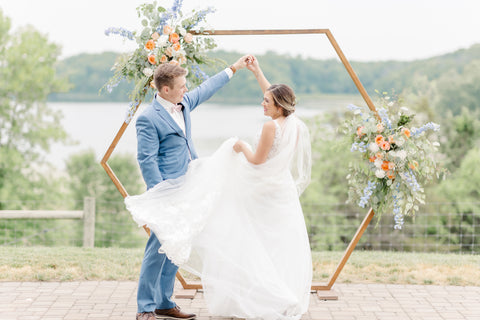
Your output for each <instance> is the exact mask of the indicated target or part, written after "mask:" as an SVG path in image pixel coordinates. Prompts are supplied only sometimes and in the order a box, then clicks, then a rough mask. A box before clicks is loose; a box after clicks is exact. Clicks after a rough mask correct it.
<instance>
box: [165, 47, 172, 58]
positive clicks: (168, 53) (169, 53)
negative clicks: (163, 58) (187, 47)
mask: <svg viewBox="0 0 480 320" xmlns="http://www.w3.org/2000/svg"><path fill="white" fill-rule="evenodd" d="M165 54H166V55H167V57H171V56H172V55H173V49H172V47H168V48H167V49H165Z"/></svg>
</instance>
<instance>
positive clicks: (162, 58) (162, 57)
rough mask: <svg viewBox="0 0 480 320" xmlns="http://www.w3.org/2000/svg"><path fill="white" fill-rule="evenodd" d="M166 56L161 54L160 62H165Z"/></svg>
mask: <svg viewBox="0 0 480 320" xmlns="http://www.w3.org/2000/svg"><path fill="white" fill-rule="evenodd" d="M167 60H168V58H167V56H166V55H164V54H162V56H161V58H160V63H165V62H167Z"/></svg>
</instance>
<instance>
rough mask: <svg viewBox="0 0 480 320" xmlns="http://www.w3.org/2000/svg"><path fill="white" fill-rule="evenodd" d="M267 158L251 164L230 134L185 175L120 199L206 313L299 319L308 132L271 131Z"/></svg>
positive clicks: (307, 258)
mask: <svg viewBox="0 0 480 320" xmlns="http://www.w3.org/2000/svg"><path fill="white" fill-rule="evenodd" d="M275 124H276V130H275V138H274V142H273V146H272V148H271V150H270V152H269V155H268V158H267V161H266V162H265V163H263V164H260V165H253V164H251V163H249V162H247V161H246V159H245V157H244V155H243V154H242V153H239V154H237V153H235V152H234V151H233V145H234V144H235V142H236V141H237V139H236V138H231V139H228V140H227V141H225V142H224V143H223V144H222V145H221V147H220V148H219V149H218V150H217V151H216V152H215V153H214V154H213V155H212V156H210V157H206V158H201V159H197V160H193V161H191V163H190V165H189V169H188V171H187V173H186V174H185V175H184V176H182V177H180V178H178V179H174V180H165V181H162V182H161V183H159V184H158V185H156V186H155V187H153V188H151V189H150V190H148V191H147V192H145V193H144V194H141V195H138V196H129V197H127V198H126V199H125V203H126V206H127V209H128V210H129V211H130V212H131V213H132V216H133V219H134V220H135V221H136V222H137V223H138V225H139V226H143V225H146V226H147V227H148V228H150V230H151V231H153V232H154V233H155V235H156V236H157V237H158V239H159V241H160V243H161V244H162V245H161V247H160V250H159V252H162V253H165V254H166V255H167V256H168V257H169V258H170V260H172V262H173V263H175V264H177V265H179V266H180V267H181V268H183V269H185V270H187V271H189V272H191V273H193V274H195V275H197V276H199V277H200V278H201V280H202V285H203V288H204V297H205V300H206V303H207V307H208V309H209V312H210V313H212V314H214V315H218V316H229V317H232V316H234V317H239V318H246V319H257V318H258V319H266V320H277V319H285V320H287V319H288V320H291V319H300V317H301V315H302V314H303V313H305V312H306V311H307V310H308V304H309V297H310V286H311V279H312V261H311V253H310V246H309V241H308V235H307V231H306V227H305V221H304V217H303V213H302V208H301V206H300V202H299V200H298V197H299V195H300V193H301V192H302V191H303V190H304V188H305V187H306V186H307V185H308V183H309V179H310V168H311V155H310V141H309V136H308V130H307V128H306V126H305V124H304V123H303V122H302V121H300V120H299V119H298V118H297V117H296V116H295V115H293V114H292V115H290V116H288V117H287V118H286V119H285V121H284V122H283V123H282V124H281V125H279V124H278V123H277V122H276V121H275Z"/></svg>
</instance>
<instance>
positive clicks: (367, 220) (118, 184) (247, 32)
mask: <svg viewBox="0 0 480 320" xmlns="http://www.w3.org/2000/svg"><path fill="white" fill-rule="evenodd" d="M282 34H283V35H291V34H324V35H326V36H327V38H328V40H329V41H330V44H331V45H332V46H333V48H334V49H335V52H336V53H337V55H338V57H339V58H340V60H341V61H342V63H343V65H344V66H345V68H346V70H347V72H348V74H349V75H350V77H351V78H352V80H353V82H354V84H355V86H356V87H357V89H358V91H359V92H360V94H361V95H362V97H363V99H364V100H365V103H366V104H367V106H368V107H369V109H370V110H372V111H373V112H375V114H376V115H377V118H380V117H379V116H378V113H377V111H376V109H375V106H374V104H373V102H372V100H371V99H370V97H369V95H368V93H367V91H366V90H365V88H364V87H363V85H362V83H361V82H360V79H359V78H358V76H357V75H356V74H355V72H354V71H353V68H352V66H351V65H350V63H349V62H348V60H347V58H346V57H345V55H344V54H343V52H342V50H341V49H340V47H339V45H338V43H337V41H336V40H335V38H334V37H333V35H332V33H331V32H330V30H329V29H284V30H215V31H212V30H206V31H203V32H202V33H199V32H197V33H195V35H198V36H201V35H208V36H221V35H282ZM139 105H140V103H138V104H137V106H136V107H135V109H134V110H133V114H134V113H135V112H136V111H137V109H138V106H139ZM133 114H131V116H132V117H133ZM129 123H130V119H129V118H127V119H126V120H125V121H124V123H123V124H122V126H121V127H120V129H119V130H118V132H117V134H116V136H115V138H114V139H113V142H112V143H111V144H110V146H109V148H108V149H107V152H106V153H105V155H104V156H103V158H102V160H101V161H100V164H101V165H102V167H103V168H104V169H105V171H106V172H107V174H108V175H109V177H110V178H111V179H112V181H113V183H114V184H115V186H116V187H117V189H118V191H120V193H121V195H122V196H123V197H124V198H125V197H126V196H127V195H128V193H127V191H126V190H125V188H124V187H123V185H122V183H121V182H120V180H119V179H118V178H117V176H116V175H115V173H114V172H113V170H112V169H111V168H110V166H109V165H108V163H107V161H108V159H109V158H110V156H111V154H112V152H113V150H114V149H115V147H116V146H117V143H118V141H119V140H120V138H121V137H122V135H123V133H124V131H125V129H126V128H127V126H128V124H129ZM374 214H375V213H374V211H373V210H372V209H371V208H370V209H369V210H368V212H367V214H366V216H365V218H364V219H363V221H362V223H361V224H360V226H359V227H358V229H357V231H356V233H355V235H354V236H353V238H352V240H351V241H350V244H349V245H348V247H347V249H346V250H345V253H344V254H343V257H342V259H341V260H340V262H339V263H338V265H337V267H336V269H335V271H334V273H333V274H332V275H331V276H330V278H329V280H328V282H327V283H326V284H321V283H312V290H330V289H331V288H332V286H333V285H334V283H335V281H336V280H337V278H338V276H339V275H340V272H341V271H342V269H343V267H344V266H345V264H346V263H347V261H348V259H349V257H350V255H351V254H352V252H353V250H354V249H355V246H356V245H357V243H358V241H359V240H360V238H361V237H362V235H363V233H364V231H365V229H366V228H367V226H368V224H369V223H370V221H371V220H372V218H373V216H374ZM144 229H145V231H146V232H147V233H148V234H149V235H150V230H149V229H148V228H146V227H144ZM177 279H178V280H179V281H180V282H181V284H182V286H183V288H184V289H202V285H201V284H200V283H187V282H186V281H185V279H184V278H183V277H182V275H181V274H180V273H177ZM329 298H330V299H331V298H332V296H328V295H327V296H325V299H329ZM333 299H336V297H333Z"/></svg>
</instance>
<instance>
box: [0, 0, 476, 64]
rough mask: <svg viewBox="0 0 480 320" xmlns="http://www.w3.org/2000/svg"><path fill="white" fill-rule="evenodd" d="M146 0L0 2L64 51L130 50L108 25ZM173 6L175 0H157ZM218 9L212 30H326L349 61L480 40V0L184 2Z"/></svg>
mask: <svg viewBox="0 0 480 320" xmlns="http://www.w3.org/2000/svg"><path fill="white" fill-rule="evenodd" d="M144 2H148V1H146V0H81V1H79V0H76V1H70V0H38V1H35V0H0V8H1V9H2V10H3V14H4V15H6V16H8V17H10V18H11V21H12V27H13V29H16V28H18V27H19V26H23V25H26V24H31V25H33V26H34V27H35V28H36V29H37V30H39V31H40V32H42V33H44V34H48V38H49V39H50V40H51V41H53V42H55V43H57V44H59V45H61V47H62V56H63V57H66V56H71V55H74V54H78V53H82V52H88V53H96V52H103V51H107V50H111V51H112V50H113V51H130V50H132V48H133V42H130V45H129V43H128V42H127V43H124V42H123V40H122V38H120V37H116V36H110V37H107V36H105V34H104V30H105V29H106V28H108V27H124V28H126V29H129V30H132V31H133V30H139V29H140V28H139V21H138V18H137V15H136V10H135V8H136V7H137V6H138V5H139V4H141V3H144ZM159 3H161V4H163V5H164V6H165V7H167V8H169V7H171V5H172V3H173V0H160V1H159ZM207 6H213V7H214V8H216V12H215V13H213V14H211V15H209V16H208V19H207V21H208V23H209V25H210V26H211V27H212V28H213V29H217V30H220V29H301V28H308V29H310V28H315V29H319V28H328V29H330V30H331V31H332V33H333V35H334V37H335V38H336V40H337V42H338V43H339V45H340V47H341V48H342V50H343V52H344V54H345V55H346V57H347V58H348V59H350V60H361V61H372V60H389V59H395V60H414V59H421V58H427V57H431V56H435V55H440V54H444V53H448V52H452V51H455V50H458V49H461V48H468V47H469V46H471V45H472V44H475V43H480V18H479V17H478V15H479V14H480V1H478V0H455V1H452V0H295V1H279V0H241V1H229V0H184V1H183V12H188V11H190V10H191V9H194V8H195V9H197V8H199V9H203V8H206V7H207ZM215 39H216V41H217V43H218V44H219V48H221V49H226V50H239V51H241V52H245V53H254V54H258V53H263V52H265V51H266V50H274V51H277V52H280V53H290V54H292V55H298V54H301V55H303V56H309V57H315V58H330V57H333V56H334V55H335V53H334V51H333V49H332V48H331V47H330V45H329V44H328V41H327V40H326V38H325V37H324V36H320V35H308V36H217V37H215Z"/></svg>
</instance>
